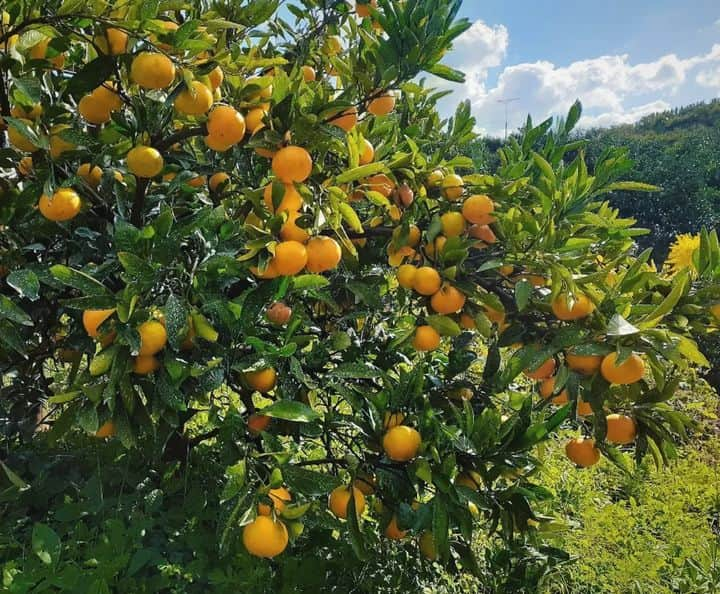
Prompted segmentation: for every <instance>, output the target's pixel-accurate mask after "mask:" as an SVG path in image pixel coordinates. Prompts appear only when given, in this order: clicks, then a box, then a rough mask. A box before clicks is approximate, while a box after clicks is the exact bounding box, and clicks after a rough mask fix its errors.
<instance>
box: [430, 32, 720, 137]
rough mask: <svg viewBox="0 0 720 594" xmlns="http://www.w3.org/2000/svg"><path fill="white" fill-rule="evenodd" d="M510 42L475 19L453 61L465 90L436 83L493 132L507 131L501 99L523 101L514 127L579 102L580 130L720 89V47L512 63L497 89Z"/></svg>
mask: <svg viewBox="0 0 720 594" xmlns="http://www.w3.org/2000/svg"><path fill="white" fill-rule="evenodd" d="M509 43H510V37H509V33H508V30H507V28H506V27H505V26H503V25H494V26H489V25H487V24H486V23H484V22H483V21H476V22H475V23H474V24H473V26H472V27H471V28H470V29H469V30H468V31H467V32H465V33H464V34H463V35H462V36H461V37H460V38H459V39H458V40H457V42H456V44H455V47H454V49H453V51H452V53H451V54H449V55H448V62H449V63H450V64H451V65H452V66H454V67H456V68H460V69H461V70H463V71H464V72H465V73H466V76H467V80H466V83H465V84H464V85H462V87H460V88H458V86H457V85H451V84H450V83H446V82H444V81H438V80H432V81H431V84H433V85H435V86H440V87H443V88H452V89H453V90H454V91H455V93H454V94H453V95H452V97H451V98H449V99H448V100H446V103H444V104H443V106H442V107H443V108H446V111H449V109H451V106H452V105H454V104H456V103H457V101H458V100H461V99H469V100H470V101H471V103H472V105H473V112H474V114H475V116H476V118H477V120H478V126H479V127H480V128H481V129H483V130H487V131H488V132H489V133H490V134H500V133H501V132H502V129H503V127H504V120H505V106H504V105H503V104H502V103H499V101H500V100H503V99H506V98H512V97H519V98H520V100H519V101H517V102H513V103H512V104H510V105H509V106H508V113H509V120H510V127H511V128H517V127H518V126H519V125H520V124H521V123H522V122H523V121H524V119H525V117H526V114H528V113H530V114H531V115H532V116H533V119H534V120H537V121H540V120H541V119H544V118H546V117H549V116H551V115H554V114H564V113H565V112H566V111H567V110H568V108H569V107H570V105H572V103H573V102H574V101H575V99H578V98H579V99H580V100H581V101H582V102H583V106H584V110H585V114H586V115H585V116H584V117H583V120H582V121H581V125H583V126H587V127H589V126H606V125H611V124H619V123H631V122H634V121H637V120H638V119H640V118H642V117H643V116H646V115H648V114H651V113H654V112H656V111H662V110H665V109H668V108H670V107H671V106H672V105H674V104H676V103H673V97H677V96H680V95H682V94H683V92H685V91H686V90H687V89H689V88H690V87H693V86H695V85H700V86H701V87H706V88H720V44H716V45H714V46H713V47H712V48H711V50H710V51H709V52H708V53H707V54H701V55H697V56H692V57H690V58H680V57H678V56H677V55H676V54H672V53H670V54H667V55H664V56H661V57H659V58H657V59H656V60H654V61H651V62H645V63H637V64H634V63H633V62H632V61H631V58H630V56H629V55H627V54H624V55H608V56H600V57H597V58H592V59H588V60H578V61H576V62H572V63H570V64H568V65H567V66H558V65H556V64H553V63H552V62H549V61H546V60H539V61H537V62H533V63H522V64H516V65H511V66H506V67H505V68H504V69H502V71H501V72H500V73H499V74H498V76H497V80H496V81H494V84H490V83H489V78H490V71H491V70H492V69H493V68H497V67H499V66H502V64H503V61H504V59H505V57H506V55H507V50H508V46H509ZM695 88H697V87H695ZM705 95H707V93H705Z"/></svg>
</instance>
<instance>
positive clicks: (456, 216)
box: [440, 212, 465, 237]
mask: <svg viewBox="0 0 720 594" xmlns="http://www.w3.org/2000/svg"><path fill="white" fill-rule="evenodd" d="M440 222H441V223H442V230H443V234H444V235H445V237H459V236H460V235H462V234H463V233H464V232H465V219H464V218H463V216H462V214H460V213H459V212H446V213H445V214H444V215H442V216H441V217H440Z"/></svg>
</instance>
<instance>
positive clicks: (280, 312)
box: [265, 301, 293, 326]
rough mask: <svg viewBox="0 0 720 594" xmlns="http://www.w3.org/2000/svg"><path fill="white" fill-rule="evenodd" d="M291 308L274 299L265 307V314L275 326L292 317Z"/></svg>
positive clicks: (285, 322) (284, 322) (282, 324)
mask: <svg viewBox="0 0 720 594" xmlns="http://www.w3.org/2000/svg"><path fill="white" fill-rule="evenodd" d="M292 313H293V311H292V309H291V308H290V307H288V306H287V305H285V304H284V303H283V302H282V301H276V302H275V303H273V304H272V305H271V306H270V307H268V308H267V311H266V312H265V315H266V316H267V319H268V320H269V321H270V323H272V324H275V325H276V326H284V325H285V324H287V323H288V322H289V321H290V318H291V317H292Z"/></svg>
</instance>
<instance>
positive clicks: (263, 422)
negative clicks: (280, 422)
mask: <svg viewBox="0 0 720 594" xmlns="http://www.w3.org/2000/svg"><path fill="white" fill-rule="evenodd" d="M270 421H272V417H268V416H266V415H258V414H252V415H250V416H249V417H248V422H247V424H248V430H249V431H250V433H252V434H253V435H258V434H260V433H262V432H263V431H267V428H268V427H269V426H270Z"/></svg>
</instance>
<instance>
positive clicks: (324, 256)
mask: <svg viewBox="0 0 720 594" xmlns="http://www.w3.org/2000/svg"><path fill="white" fill-rule="evenodd" d="M305 247H306V250H307V264H306V265H305V267H306V268H307V270H308V272H312V273H314V274H318V273H320V272H326V271H328V270H333V269H334V268H337V266H338V264H339V263H340V260H341V259H342V250H341V249H340V244H339V243H338V242H337V241H335V240H334V239H333V238H332V237H325V236H322V235H321V236H318V237H313V238H312V239H311V240H310V241H308V242H307V245H306V246H305Z"/></svg>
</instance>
